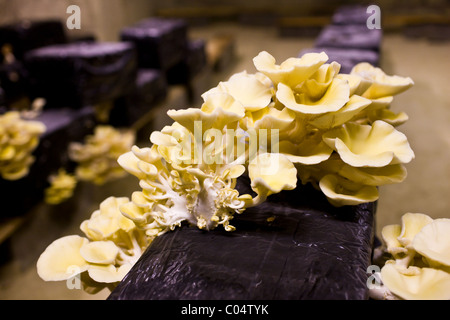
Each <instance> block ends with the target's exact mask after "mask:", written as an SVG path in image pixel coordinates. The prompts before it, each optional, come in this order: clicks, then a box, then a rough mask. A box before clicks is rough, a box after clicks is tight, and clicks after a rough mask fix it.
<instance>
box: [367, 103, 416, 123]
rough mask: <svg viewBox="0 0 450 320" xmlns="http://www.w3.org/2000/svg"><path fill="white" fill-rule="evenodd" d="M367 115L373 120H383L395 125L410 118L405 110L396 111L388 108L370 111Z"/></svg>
mask: <svg viewBox="0 0 450 320" xmlns="http://www.w3.org/2000/svg"><path fill="white" fill-rule="evenodd" d="M367 117H368V118H369V120H370V121H371V122H375V121H377V120H382V121H384V122H386V123H389V124H390V125H391V126H394V127H397V126H399V125H402V124H404V123H405V122H406V121H408V119H409V118H408V115H407V114H406V113H405V112H400V113H395V112H393V111H392V110H389V109H387V108H383V109H378V110H373V111H370V112H368V115H367Z"/></svg>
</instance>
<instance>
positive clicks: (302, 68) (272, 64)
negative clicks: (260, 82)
mask: <svg viewBox="0 0 450 320" xmlns="http://www.w3.org/2000/svg"><path fill="white" fill-rule="evenodd" d="M327 61H328V56H327V54H326V53H325V52H321V53H306V54H304V55H303V56H302V57H300V58H289V59H287V60H285V61H284V62H282V63H281V64H280V65H277V64H276V60H275V58H274V57H273V56H272V55H271V54H269V53H268V52H266V51H262V52H260V53H259V54H258V55H257V56H256V57H255V58H253V63H254V65H255V67H256V69H257V70H258V71H259V72H261V73H263V74H264V75H266V76H267V77H268V78H270V80H272V82H273V84H274V86H275V87H276V86H277V85H278V83H284V84H285V85H287V86H289V87H292V88H293V87H295V86H297V85H299V84H300V83H302V82H303V81H305V80H307V79H308V78H309V77H311V76H312V75H313V74H314V73H315V72H316V71H317V70H318V69H319V68H320V66H321V65H323V64H324V63H325V62H327Z"/></svg>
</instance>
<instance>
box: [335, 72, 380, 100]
mask: <svg viewBox="0 0 450 320" xmlns="http://www.w3.org/2000/svg"><path fill="white" fill-rule="evenodd" d="M336 78H338V79H342V80H345V81H347V82H348V84H349V86H350V96H352V95H358V96H361V95H362V94H364V92H365V91H366V90H367V89H368V88H369V87H370V86H371V85H372V82H371V81H369V80H367V79H364V78H362V77H360V76H358V75H356V74H345V73H340V74H337V75H336Z"/></svg>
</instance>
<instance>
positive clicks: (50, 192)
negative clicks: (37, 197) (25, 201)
mask: <svg viewBox="0 0 450 320" xmlns="http://www.w3.org/2000/svg"><path fill="white" fill-rule="evenodd" d="M48 181H49V183H50V186H49V187H47V188H46V189H45V192H44V194H45V198H44V200H45V202H46V203H48V204H53V205H56V204H60V203H62V202H64V201H66V200H67V199H69V198H71V197H72V195H73V193H74V190H75V187H76V186H77V183H78V181H77V179H76V177H75V175H73V174H70V173H68V172H67V171H66V170H65V169H59V171H58V173H57V174H53V175H50V177H49V178H48Z"/></svg>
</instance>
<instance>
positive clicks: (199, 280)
mask: <svg viewBox="0 0 450 320" xmlns="http://www.w3.org/2000/svg"><path fill="white" fill-rule="evenodd" d="M248 183H249V182H248V181H246V180H245V178H241V181H240V183H239V184H238V187H239V189H240V192H241V193H243V192H249V189H248ZM375 210H376V203H367V204H363V205H359V206H352V207H341V208H335V207H332V206H331V205H330V204H328V203H327V201H326V199H325V197H324V196H323V195H322V194H321V193H320V192H319V191H317V190H315V189H313V188H312V187H311V186H309V185H308V186H299V187H298V188H297V189H296V190H293V191H283V192H282V193H280V194H277V195H272V196H270V197H269V199H268V200H267V202H265V203H263V204H262V205H260V206H258V207H255V208H250V209H247V211H245V212H244V213H243V214H242V215H240V216H236V217H235V219H234V220H232V225H234V226H235V227H236V229H237V230H236V231H234V232H231V233H229V232H225V231H223V230H222V229H217V230H213V231H201V230H199V229H197V228H196V227H188V226H183V227H182V228H179V229H177V230H175V231H173V232H169V233H166V234H164V235H162V236H160V237H158V238H156V239H155V241H154V242H153V243H152V245H151V246H150V247H149V248H148V250H147V251H146V252H145V253H144V255H143V256H142V257H141V259H140V260H139V261H138V262H137V263H136V265H135V266H134V267H133V269H132V270H131V271H130V272H129V273H128V275H127V276H126V277H125V278H124V279H123V281H122V282H121V283H120V284H119V285H118V287H117V288H116V289H115V290H114V291H113V292H112V293H111V295H110V296H109V299H110V300H117V299H126V300H137V299H161V300H165V299H172V300H174V299H177V300H178V299H202V300H208V299H212V300H219V299H221V300H232V299H239V300H246V299H252V300H255V299H256V300H257V299H263V300H288V299H367V298H368V289H367V286H366V281H367V278H368V276H369V275H368V274H367V273H366V271H367V267H368V266H369V265H370V261H371V254H372V246H373V241H374V214H375Z"/></svg>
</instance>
